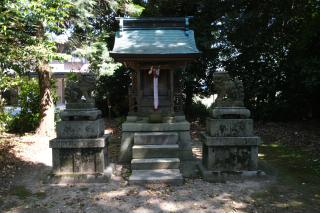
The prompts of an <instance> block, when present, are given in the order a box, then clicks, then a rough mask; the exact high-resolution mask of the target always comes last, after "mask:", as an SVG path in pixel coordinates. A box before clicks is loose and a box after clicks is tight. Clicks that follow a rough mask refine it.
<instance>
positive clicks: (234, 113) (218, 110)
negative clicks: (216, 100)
mask: <svg viewBox="0 0 320 213" xmlns="http://www.w3.org/2000/svg"><path fill="white" fill-rule="evenodd" d="M209 115H210V117H212V118H218V119H221V118H228V117H232V118H240V119H246V118H248V117H249V116H250V111H249V110H248V109H246V108H244V107H215V108H213V109H211V110H210V111H209Z"/></svg>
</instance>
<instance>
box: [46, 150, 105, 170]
mask: <svg viewBox="0 0 320 213" xmlns="http://www.w3.org/2000/svg"><path fill="white" fill-rule="evenodd" d="M52 161H53V173H54V174H73V173H103V171H104V170H105V168H106V166H107V165H108V164H109V155H108V146H105V147H103V148H53V149H52Z"/></svg>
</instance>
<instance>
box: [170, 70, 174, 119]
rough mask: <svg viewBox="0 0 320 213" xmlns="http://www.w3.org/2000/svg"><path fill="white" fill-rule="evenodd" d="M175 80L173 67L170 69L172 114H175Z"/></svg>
mask: <svg viewBox="0 0 320 213" xmlns="http://www.w3.org/2000/svg"><path fill="white" fill-rule="evenodd" d="M173 87H174V82H173V68H171V69H170V93H171V94H170V101H171V116H173V115H174V103H173V101H174V88H173Z"/></svg>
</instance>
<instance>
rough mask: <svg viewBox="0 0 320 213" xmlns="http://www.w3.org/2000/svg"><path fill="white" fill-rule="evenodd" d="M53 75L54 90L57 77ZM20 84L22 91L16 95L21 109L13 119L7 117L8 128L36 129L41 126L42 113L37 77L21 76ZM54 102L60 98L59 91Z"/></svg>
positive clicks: (8, 129) (10, 129) (27, 130)
mask: <svg viewBox="0 0 320 213" xmlns="http://www.w3.org/2000/svg"><path fill="white" fill-rule="evenodd" d="M51 76H52V79H51V83H52V85H53V90H55V89H57V87H56V86H55V82H56V81H57V79H56V78H54V77H53V75H51ZM19 79H20V80H19V84H18V86H20V87H21V91H20V93H19V94H18V95H16V96H15V98H16V99H18V101H19V106H20V107H21V111H20V113H19V114H16V115H15V116H13V117H12V118H11V119H7V125H6V127H5V128H6V130H7V131H8V132H29V131H34V130H35V129H36V128H37V127H38V126H39V113H40V88H39V83H38V81H39V80H38V79H37V78H31V77H26V76H23V77H20V78H19ZM53 98H54V102H56V101H58V100H59V98H60V97H59V96H58V94H57V93H54V94H53Z"/></svg>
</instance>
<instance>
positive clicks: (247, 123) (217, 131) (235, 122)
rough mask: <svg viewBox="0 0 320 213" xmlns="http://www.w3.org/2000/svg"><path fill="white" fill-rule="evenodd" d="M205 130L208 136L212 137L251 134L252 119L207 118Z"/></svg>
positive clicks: (245, 135)
mask: <svg viewBox="0 0 320 213" xmlns="http://www.w3.org/2000/svg"><path fill="white" fill-rule="evenodd" d="M206 132H207V134H208V135H209V136H214V137H247V136H253V120H252V119H212V118H207V120H206Z"/></svg>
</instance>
